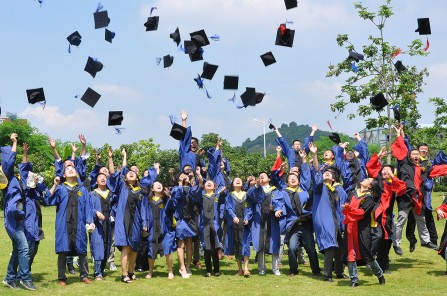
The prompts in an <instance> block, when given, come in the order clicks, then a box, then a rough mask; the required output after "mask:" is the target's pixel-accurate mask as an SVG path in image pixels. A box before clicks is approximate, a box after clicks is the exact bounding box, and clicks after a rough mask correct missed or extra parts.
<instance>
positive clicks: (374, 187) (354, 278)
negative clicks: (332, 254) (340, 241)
mask: <svg viewBox="0 0 447 296" xmlns="http://www.w3.org/2000/svg"><path fill="white" fill-rule="evenodd" d="M380 195H381V190H380V186H379V182H378V181H377V180H375V179H373V178H366V179H364V180H363V181H362V182H360V188H358V189H357V190H356V191H353V192H351V194H350V196H349V198H348V199H347V201H346V203H344V204H343V205H342V208H343V214H344V215H345V219H344V221H343V223H344V224H345V225H346V227H345V237H344V239H345V243H344V245H343V247H344V257H345V260H346V261H347V263H348V270H349V277H350V279H351V287H357V286H358V285H359V279H358V272H357V266H360V265H364V264H365V263H366V264H368V265H369V266H370V267H371V270H372V271H373V272H374V274H375V275H376V276H377V278H378V279H379V283H380V284H381V285H384V284H385V277H384V276H383V271H382V268H380V266H379V264H378V263H377V261H376V260H375V259H374V256H373V254H372V251H371V223H374V218H373V216H372V215H371V213H373V210H374V208H375V207H376V204H375V203H374V200H375V199H379V198H380Z"/></svg>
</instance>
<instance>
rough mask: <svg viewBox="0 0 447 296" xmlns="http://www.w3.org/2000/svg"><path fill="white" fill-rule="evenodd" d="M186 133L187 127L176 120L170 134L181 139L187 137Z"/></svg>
mask: <svg viewBox="0 0 447 296" xmlns="http://www.w3.org/2000/svg"><path fill="white" fill-rule="evenodd" d="M185 134H186V128H185V127H183V126H181V125H180V124H178V123H175V122H174V124H173V125H172V128H171V132H170V133H169V135H170V136H171V137H173V138H174V139H176V140H178V141H181V140H183V138H184V137H185Z"/></svg>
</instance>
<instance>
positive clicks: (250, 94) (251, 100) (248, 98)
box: [241, 87, 256, 108]
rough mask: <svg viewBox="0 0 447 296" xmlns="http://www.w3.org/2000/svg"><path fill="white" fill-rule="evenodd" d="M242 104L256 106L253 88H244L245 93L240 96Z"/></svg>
mask: <svg viewBox="0 0 447 296" xmlns="http://www.w3.org/2000/svg"><path fill="white" fill-rule="evenodd" d="M241 100H242V104H243V105H244V107H245V108H247V106H256V89H255V88H254V87H246V88H245V92H244V93H243V94H242V95H241Z"/></svg>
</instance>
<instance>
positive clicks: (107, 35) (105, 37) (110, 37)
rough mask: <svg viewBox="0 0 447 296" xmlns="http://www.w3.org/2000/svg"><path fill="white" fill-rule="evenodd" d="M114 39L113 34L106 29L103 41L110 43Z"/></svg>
mask: <svg viewBox="0 0 447 296" xmlns="http://www.w3.org/2000/svg"><path fill="white" fill-rule="evenodd" d="M113 38H115V32H112V31H110V30H108V29H106V31H105V35H104V39H105V40H106V41H108V42H110V43H112V39H113Z"/></svg>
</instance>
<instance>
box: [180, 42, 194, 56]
mask: <svg viewBox="0 0 447 296" xmlns="http://www.w3.org/2000/svg"><path fill="white" fill-rule="evenodd" d="M183 47H184V49H185V53H186V54H190V53H193V52H194V51H196V50H197V47H196V46H195V45H194V42H192V41H191V40H185V41H183Z"/></svg>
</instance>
